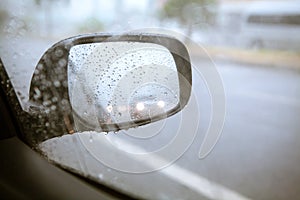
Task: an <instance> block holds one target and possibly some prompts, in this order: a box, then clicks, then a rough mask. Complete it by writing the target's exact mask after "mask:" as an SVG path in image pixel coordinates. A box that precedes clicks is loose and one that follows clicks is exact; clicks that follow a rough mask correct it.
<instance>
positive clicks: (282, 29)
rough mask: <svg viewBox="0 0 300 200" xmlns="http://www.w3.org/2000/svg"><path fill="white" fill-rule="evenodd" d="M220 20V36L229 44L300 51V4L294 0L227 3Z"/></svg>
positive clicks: (221, 12)
mask: <svg viewBox="0 0 300 200" xmlns="http://www.w3.org/2000/svg"><path fill="white" fill-rule="evenodd" d="M218 20H219V22H218V23H219V26H220V28H221V33H220V35H219V36H218V37H219V38H220V40H222V41H223V43H225V44H227V45H233V46H238V47H244V48H254V49H261V48H267V49H281V50H291V51H299V50H300V45H299V44H300V34H299V33H300V4H299V3H296V2H294V1H286V2H284V1H276V2H273V3H272V5H270V3H269V2H264V1H262V2H246V3H240V4H238V5H234V4H233V5H224V6H223V7H222V8H221V9H220V13H219V18H218ZM216 37H217V36H216Z"/></svg>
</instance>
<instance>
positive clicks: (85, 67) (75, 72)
mask: <svg viewBox="0 0 300 200" xmlns="http://www.w3.org/2000/svg"><path fill="white" fill-rule="evenodd" d="M68 86H69V97H70V102H71V106H72V109H73V113H74V120H75V126H76V120H77V121H78V120H79V121H80V120H81V122H82V123H84V124H85V126H86V125H87V124H89V126H93V127H91V128H96V127H98V128H101V124H119V123H126V122H134V121H136V120H149V119H151V118H153V117H159V118H164V116H166V113H168V112H170V111H171V110H172V109H175V108H176V107H177V106H178V105H179V101H180V99H179V98H180V91H179V79H178V73H177V68H176V64H175V61H174V58H173V56H172V54H171V53H170V51H169V50H168V49H167V48H165V47H164V46H161V45H158V44H153V43H144V42H127V41H125V42H102V43H90V44H80V45H76V46H74V47H72V48H71V50H70V52H69V59H68ZM78 124H79V123H77V125H78ZM99 125H100V126H99ZM77 128H78V127H77Z"/></svg>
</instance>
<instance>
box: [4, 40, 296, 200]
mask: <svg viewBox="0 0 300 200" xmlns="http://www.w3.org/2000/svg"><path fill="white" fill-rule="evenodd" d="M47 46H49V45H48V44H47ZM47 46H46V44H44V45H40V47H39V51H40V52H42V50H41V49H45V48H46V47H47ZM25 54H26V52H25ZM2 55H3V54H2ZM21 56H22V55H21ZM11 57H13V55H11ZM27 59H28V58H27ZM15 60H17V59H15ZM33 60H34V61H36V60H37V59H36V58H30V60H26V59H25V60H23V61H16V62H15V61H10V60H9V56H7V57H6V58H4V59H3V61H4V64H7V65H8V66H13V65H12V64H11V63H13V62H15V64H16V65H17V66H22V68H21V69H22V70H25V71H26V69H28V70H27V75H26V78H25V80H23V81H25V84H23V86H22V87H21V85H22V83H21V82H19V84H18V88H19V89H20V90H22V94H25V99H26V92H28V89H29V88H28V87H29V84H28V83H29V82H30V77H31V75H30V73H29V72H28V71H30V70H32V69H33V67H30V68H26V66H25V65H26V64H28V63H29V62H32V61H33ZM10 62H11V63H10ZM215 62H216V66H217V69H218V71H219V73H220V76H221V78H222V80H223V83H224V88H225V95H226V119H225V123H224V127H223V131H222V135H221V137H220V139H219V141H218V143H217V145H216V146H215V148H214V149H213V151H212V152H211V153H210V154H209V155H208V156H207V157H205V158H204V159H199V157H198V154H199V147H200V146H201V144H202V142H203V139H204V134H205V131H206V129H207V127H208V124H209V119H210V114H211V113H210V108H211V107H210V105H209V103H210V101H209V93H208V92H207V91H205V84H204V82H203V81H201V76H200V75H196V76H195V77H196V79H197V80H195V78H194V80H195V82H194V85H193V88H194V94H195V95H196V100H197V105H198V108H199V112H198V113H197V114H199V116H200V117H199V120H196V122H197V123H198V126H199V129H197V132H196V136H195V139H194V140H193V141H191V142H192V143H191V145H190V146H189V148H188V149H187V151H185V152H184V153H183V155H182V156H181V157H180V158H179V159H178V160H176V162H173V163H172V165H170V166H169V167H166V168H164V169H161V170H158V171H155V172H148V173H141V174H132V173H124V172H120V171H117V170H115V169H112V168H110V167H107V166H106V165H104V164H102V163H101V162H100V161H101V159H99V156H100V157H101V156H102V155H104V154H105V155H106V156H107V157H111V158H113V159H114V160H115V162H116V163H117V164H118V163H119V164H120V161H121V159H125V160H124V162H123V163H121V165H123V166H137V167H139V164H141V163H139V161H137V162H136V160H135V158H127V157H125V158H124V157H123V158H122V157H121V156H120V155H116V153H117V152H110V151H105V152H103V147H101V148H100V146H99V145H108V144H109V143H105V144H104V143H103V139H102V138H103V137H104V138H105V137H106V138H109V141H110V142H112V143H113V144H114V145H115V146H116V145H117V147H118V148H120V149H122V151H125V150H126V151H128V152H129V153H133V152H138V151H141V152H145V151H154V150H155V149H158V148H159V147H161V146H164V145H165V144H166V143H167V142H168V141H170V138H172V137H173V136H174V134H173V133H174V131H175V130H176V129H177V128H178V126H179V125H178V121H176V120H178V119H181V118H180V117H181V116H188V112H187V111H182V113H181V114H179V115H178V116H174V117H173V118H170V119H168V120H167V121H164V122H163V123H161V124H159V125H158V126H157V127H158V128H159V127H163V130H162V129H155V128H157V127H155V126H154V125H153V126H151V125H149V126H147V127H146V128H137V129H134V130H129V131H127V132H126V131H124V132H123V133H128V134H127V135H126V134H123V135H125V136H126V137H127V136H128V137H127V138H130V137H131V136H132V135H134V134H135V135H134V136H135V137H136V136H137V135H139V134H142V133H145V132H146V131H145V130H148V131H149V130H156V132H157V133H160V132H164V133H165V135H163V136H161V137H158V139H156V140H155V137H156V136H155V137H154V136H153V137H151V138H150V140H148V141H147V140H145V139H141V138H137V141H138V142H140V143H139V144H133V145H132V143H131V142H132V140H131V139H128V140H130V141H129V144H127V143H126V144H125V145H124V143H122V141H123V138H126V137H125V136H124V137H123V136H122V134H120V133H119V134H113V133H110V134H108V135H104V134H101V136H99V135H100V134H99V133H98V134H94V133H93V134H78V135H76V134H75V135H68V136H64V137H61V138H56V139H54V140H51V141H47V142H45V143H44V144H43V147H42V148H43V150H45V151H48V152H47V154H48V156H49V158H50V159H52V160H55V161H56V162H59V163H61V164H62V165H64V166H65V167H71V168H72V169H75V170H78V171H79V173H82V174H83V175H86V176H90V177H92V178H93V179H94V180H97V181H100V182H102V183H105V184H108V185H111V186H112V187H115V188H117V189H121V190H123V191H125V192H129V193H132V194H135V195H137V196H140V195H142V196H144V197H146V198H152V199H153V198H154V199H270V200H276V199H278V200H279V199H300V191H299V185H300V169H299V165H300V153H299V152H300V123H299V116H300V101H299V99H300V73H299V72H297V71H293V70H287V69H284V67H282V68H272V67H263V66H255V65H247V64H237V63H230V62H224V61H222V60H217V61H215ZM206 64H207V63H206V62H202V60H201V59H198V60H196V61H195V63H194V65H195V69H196V70H197V69H198V70H200V69H199V68H201V66H203V65H206ZM13 70H14V69H13V68H10V70H8V71H9V72H12V71H13ZM200 72H201V70H200ZM18 74H20V73H17V74H16V77H14V81H20V79H18V77H17V75H18ZM187 110H188V108H187ZM189 111H190V110H189ZM181 120H182V119H181ZM188 121H190V122H191V124H193V122H194V121H195V118H193V117H191V118H190V119H188ZM141 130H143V131H141ZM170 130H172V131H170ZM186 134H187V135H189V134H188V133H186ZM91 138H92V140H91ZM114 138H117V139H116V141H115V140H114ZM119 138H121V139H119ZM135 139H136V138H135ZM152 139H153V141H152ZM120 141H121V143H120ZM124 141H126V142H127V140H126V139H124ZM94 147H95V148H94ZM126 148H127V149H126ZM104 150H105V149H104ZM172 150H174V151H175V150H176V149H172ZM93 151H94V152H93ZM95 152H96V153H98V154H99V155H96V154H95ZM97 156H98V157H97ZM160 159H161V158H157V157H156V158H152V159H150V160H151V162H152V161H157V162H160V161H161V160H160ZM151 162H147V161H146V162H145V163H143V164H142V165H143V166H149V165H152V164H153V163H151Z"/></svg>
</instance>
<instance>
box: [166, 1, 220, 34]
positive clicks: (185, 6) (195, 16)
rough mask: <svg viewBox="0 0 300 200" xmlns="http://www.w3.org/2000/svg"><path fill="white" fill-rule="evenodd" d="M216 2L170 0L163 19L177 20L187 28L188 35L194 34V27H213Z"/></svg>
mask: <svg viewBox="0 0 300 200" xmlns="http://www.w3.org/2000/svg"><path fill="white" fill-rule="evenodd" d="M215 6H216V0H185V1H183V0H168V1H167V2H166V4H165V5H164V7H163V9H162V12H161V17H162V18H163V19H165V18H167V19H175V20H178V21H179V22H180V23H181V24H182V25H185V26H187V30H188V32H187V35H188V36H190V35H191V34H192V29H193V25H195V24H197V25H200V26H201V25H211V24H213V23H214V19H215V9H214V8H215Z"/></svg>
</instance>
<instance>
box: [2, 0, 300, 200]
mask: <svg viewBox="0 0 300 200" xmlns="http://www.w3.org/2000/svg"><path fill="white" fill-rule="evenodd" d="M299 5H300V4H299V1H297V0H290V1H286V2H281V1H278V2H276V3H275V2H273V1H253V2H252V1H242V0H241V1H238V0H237V1H227V0H222V1H215V0H188V1H180V0H113V1H104V0H87V1H85V2H84V3H83V2H82V1H79V0H61V1H57V0H55V1H50V0H28V1H17V0H2V1H1V3H0V28H1V29H0V56H1V60H2V62H3V64H4V66H5V69H6V71H7V73H8V76H9V79H10V81H11V83H12V85H13V87H14V89H15V91H16V94H17V96H18V100H19V101H20V104H21V107H22V110H23V112H24V115H23V114H22V116H19V115H18V116H17V117H18V118H19V120H20V122H21V123H23V126H24V130H26V133H27V135H29V136H28V137H26V142H27V143H28V144H31V147H32V148H34V149H35V150H37V151H38V152H39V153H41V155H42V156H43V157H45V159H47V160H48V161H49V162H50V163H53V164H55V165H57V166H59V167H61V168H63V169H66V170H67V171H70V172H72V173H75V174H77V175H79V176H82V177H85V178H86V179H89V180H91V181H93V182H95V183H99V184H103V185H106V186H108V187H111V188H113V189H115V190H117V191H120V192H122V193H124V194H127V195H129V196H132V197H134V198H138V199H229V200H231V199H298V198H299V196H300V193H299V191H298V187H297V186H298V185H299V184H300V177H299V176H298V174H299V169H298V166H299V162H300V157H299V153H298V152H299V146H300V145H299V143H300V137H299V134H298V133H299V130H300V126H299V123H298V120H299V114H300V103H299V98H300V73H299V70H300V65H299V63H300V53H299V52H300V36H299V35H300V34H299V27H298V25H299V16H300V7H299ZM256 8H257V9H256ZM282 10H284V11H285V13H287V14H282V12H283V11H282ZM270 13H271V14H270ZM253 24H259V25H260V26H253ZM271 24H272V25H274V26H270V25H271ZM275 25H276V26H275ZM277 25H278V26H277ZM286 25H287V26H286ZM103 33H104V34H115V35H118V36H120V37H122V36H124V35H130V34H137V35H139V34H140V36H143V34H144V35H147V34H148V35H151V34H159V35H165V36H167V37H170V38H176V40H178V41H180V44H181V43H182V44H183V45H184V47H186V49H187V52H188V54H189V57H190V61H191V72H192V75H191V76H192V77H191V80H192V84H191V93H190V94H189V92H188V91H187V90H183V89H182V87H181V85H180V81H181V80H182V77H181V76H179V75H178V73H176V70H178V68H177V64H178V63H177V62H176V60H174V56H176V55H177V54H180V53H178V52H172V51H169V50H168V48H167V45H165V46H164V45H159V44H158V43H155V44H153V43H149V44H147V43H146V44H145V43H139V42H119V43H118V42H117V43H109V42H105V43H97V42H91V43H89V44H81V45H78V46H74V47H72V48H70V49H69V51H68V56H67V58H68V60H62V61H61V62H57V63H58V65H59V63H60V64H61V65H62V66H68V71H66V73H65V75H66V76H67V77H68V78H69V79H68V80H69V82H67V81H66V80H65V81H66V82H64V81H62V82H53V84H54V87H56V86H57V87H60V86H61V85H65V87H67V88H68V89H69V90H68V92H67V93H66V94H67V96H68V98H69V99H70V102H71V106H72V107H73V110H74V113H77V114H76V116H75V115H74V116H73V118H74V121H75V124H76V126H77V129H76V130H73V129H69V130H68V131H65V130H61V129H59V127H60V126H61V124H68V123H70V121H68V120H70V118H68V117H65V116H66V115H64V114H65V113H64V112H61V111H59V109H57V107H56V106H48V107H47V105H48V103H49V101H51V102H59V105H64V102H63V101H61V100H60V99H55V95H54V97H52V96H51V98H50V97H49V96H47V95H46V93H42V92H41V91H40V90H39V89H41V88H42V87H43V86H45V85H47V84H48V83H47V80H48V79H47V77H43V76H39V79H38V81H40V82H37V81H36V80H37V79H35V77H37V74H38V73H39V70H42V68H43V66H41V65H39V61H40V59H41V58H42V56H43V55H44V56H45V55H52V54H45V52H47V50H48V49H49V48H51V47H52V45H54V44H57V43H58V44H59V42H60V41H66V40H65V39H66V38H70V37H74V36H76V37H80V36H78V35H85V34H92V35H93V34H103ZM76 37H75V38H76ZM67 40H68V39H67ZM176 44H177V43H176ZM175 46H176V45H175ZM48 52H50V51H48ZM125 52H126V54H125ZM60 54H62V52H60V51H56V53H55V55H54V56H57V57H60ZM175 54H176V55H175ZM97 56H99V57H97ZM100 56H101V57H100ZM177 56H182V55H177ZM46 57H47V56H46ZM43 58H45V57H43ZM51 59H52V58H49V59H45V60H48V63H46V65H47V66H52V65H53V63H51V62H52V61H51ZM138 59H139V62H136V61H137V60H138ZM137 63H139V64H140V66H143V67H140V69H141V70H138V67H136V66H135V67H134V68H130V67H128V66H133V65H135V64H137ZM166 63H167V65H168V66H169V67H167V68H163V66H164V65H166ZM153 66H154V67H153ZM55 67H57V66H55ZM55 67H53V68H55ZM55 69H56V68H55ZM57 69H59V66H58V67H57ZM100 69H101V70H100ZM130 72H132V73H130ZM53 73H56V74H55V76H60V75H61V74H60V72H59V70H57V71H55V70H54V72H53ZM144 73H146V74H148V75H147V76H143V74H144ZM125 74H128V76H127V78H126V79H121V78H118V77H123V75H125ZM42 75H43V74H42ZM45 76H46V75H45ZM47 76H54V75H53V74H52V75H51V74H50V75H49V74H47ZM99 77H101V78H99ZM141 77H147V79H146V78H144V79H142V78H141ZM62 78H64V77H62ZM79 80H80V81H79ZM111 80H113V81H112V82H111V84H108V83H109V81H111ZM148 82H151V83H157V82H159V83H163V84H164V86H165V87H162V86H161V85H162V84H160V85H159V84H150V85H147V84H145V83H148ZM33 83H34V84H33ZM130 86H131V87H132V88H134V89H136V91H137V93H139V94H145V95H144V96H143V95H142V96H143V98H142V99H143V102H144V103H141V99H138V98H137V95H135V94H137V93H134V92H131V90H129V89H128V88H131V87H130ZM53 93H55V92H53ZM149 93H155V97H150V96H149V95H148V94H149ZM182 93H188V95H189V101H188V102H187V104H186V105H185V106H184V107H182V108H181V109H180V111H179V112H176V113H175V112H174V113H172V115H170V116H166V115H164V116H163V117H162V118H160V119H159V120H154V119H153V120H152V121H151V120H150V121H149V122H151V123H148V124H146V125H141V126H137V127H130V128H126V129H125V128H124V129H115V130H113V129H111V131H107V130H106V129H105V130H103V129H100V128H99V124H101V123H108V121H109V123H111V122H118V123H121V122H124V121H127V120H129V119H130V120H132V119H143V116H150V118H151V117H153V118H154V116H156V114H157V113H163V112H162V110H163V109H167V110H172V109H173V108H176V106H177V105H178V102H180V101H181V99H180V95H181V94H182ZM34 95H38V96H39V97H38V99H40V100H41V101H42V105H44V106H46V107H47V108H49V110H43V109H41V107H39V105H38V104H37V103H36V102H34V101H33V100H34V98H35V97H34ZM123 96H130V98H129V100H128V101H127V99H126V101H125V100H124V98H122V97H123ZM162 98H164V101H162V100H161V99H162ZM51 102H50V103H51ZM95 102H97V103H95ZM128 102H129V103H128ZM145 102H146V103H145ZM123 104H124V105H125V106H123ZM127 104H128V105H133V106H132V107H131V108H130V109H128V110H130V112H128V113H129V114H128V113H127V111H126V114H124V113H125V110H126V109H127V107H126V106H127ZM57 105H58V104H57ZM116 105H119V106H116ZM145 106H148V107H151V106H152V107H155V108H153V109H149V110H146V109H145ZM115 108H117V109H118V110H116V109H115ZM56 109H57V110H56ZM122 109H123V110H122ZM123 111H124V112H123ZM39 112H43V114H44V115H43V116H46V118H44V117H42V116H41V115H39V114H40V113H39ZM49 113H51V114H49ZM52 114H53V115H52ZM123 114H124V115H123ZM127 114H128V115H127ZM99 115H100V116H101V117H99ZM108 115H109V116H113V117H111V118H109V117H107V116H108ZM31 116H36V117H37V119H35V120H38V121H39V126H38V127H37V126H34V124H35V123H33V121H32V118H31ZM39 116H41V117H40V119H39V118H38V117H39ZM53 116H54V117H53ZM22 119H26V120H22ZM101 120H102V121H101ZM31 122H32V123H31ZM87 127H88V128H87ZM91 127H92V128H91ZM36 130H38V131H36ZM58 130H61V131H58ZM31 131H32V132H31ZM63 131H65V132H64V133H63ZM41 138H42V139H41Z"/></svg>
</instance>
